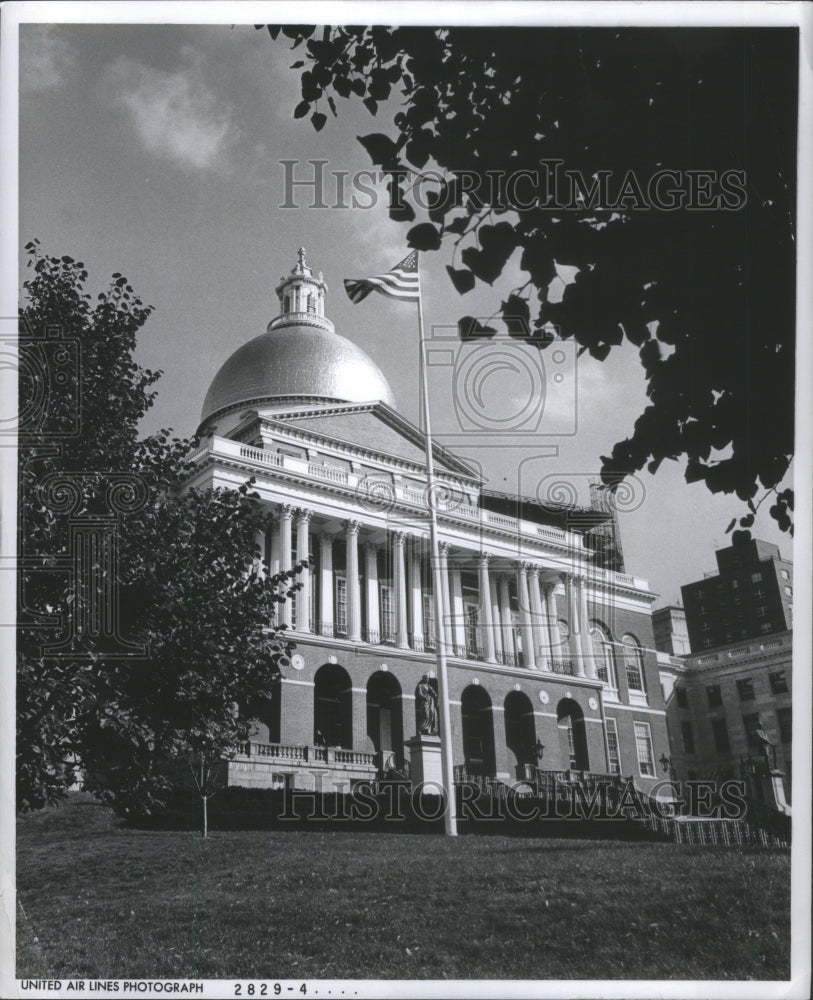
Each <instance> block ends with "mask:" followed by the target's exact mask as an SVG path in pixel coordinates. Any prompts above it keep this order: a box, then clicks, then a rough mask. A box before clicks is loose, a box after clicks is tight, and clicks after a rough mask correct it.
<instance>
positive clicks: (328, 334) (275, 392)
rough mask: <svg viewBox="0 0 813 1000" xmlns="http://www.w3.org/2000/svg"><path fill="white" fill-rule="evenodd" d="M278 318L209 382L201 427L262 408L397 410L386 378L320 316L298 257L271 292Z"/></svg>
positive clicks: (321, 290)
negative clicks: (295, 404)
mask: <svg viewBox="0 0 813 1000" xmlns="http://www.w3.org/2000/svg"><path fill="white" fill-rule="evenodd" d="M276 291H277V296H278V298H279V301H280V307H281V311H280V315H279V316H278V317H277V318H276V319H275V320H272V321H271V323H269V324H268V329H267V330H266V332H265V333H262V334H260V335H259V336H258V337H255V338H254V339H253V340H250V341H249V342H248V343H247V344H243V345H242V346H241V347H238V349H237V350H236V351H235V352H234V354H232V356H231V357H230V358H229V359H228V360H227V361H226V363H225V364H224V365H223V366H222V368H221V369H220V371H219V372H218V373H217V375H215V377H214V379H213V380H212V384H211V385H210V387H209V391H208V392H207V393H206V399H205V400H204V403H203V410H202V412H201V423H203V422H205V421H208V420H209V418H210V417H214V416H217V415H220V414H222V413H225V412H226V411H227V410H231V409H233V408H235V407H238V406H246V405H248V404H251V405H252V406H255V405H256V406H261V405H267V404H269V403H271V402H276V401H281V400H283V399H291V400H293V399H303V398H304V399H312V400H314V401H316V400H319V401H330V402H337V401H339V402H347V403H366V402H371V401H374V400H381V401H382V402H384V403H387V404H389V405H390V406H392V407H394V406H395V399H394V397H393V394H392V390H391V389H390V387H389V384H388V383H387V380H386V378H384V375H383V374H382V372H381V369H380V368H379V367H378V365H376V363H375V362H374V361H373V360H372V359H371V358H370V357H369V356H368V355H367V354H365V353H364V351H362V349H361V348H360V347H357V346H356V344H354V343H352V342H351V341H349V340H347V339H346V338H345V337H341V336H339V334H337V333H334V331H333V324H332V323H331V322H330V320H329V319H327V318H326V317H325V315H324V297H325V292H326V291H327V285H326V284H325V281H324V279H323V278H322V275H321V274H320V275H319V276H318V278H317V277H314V276H313V272H312V271H311V269H310V268H309V267H308V266H307V264H306V263H305V252H304V250H302V249H300V251H299V260H298V262H297V264H296V266H295V267H294V269H293V271H292V272H291V274H290V275H289V276H288V277H286V278H283V279H282V280H281V282H280V284H279V286H278V287H277V289H276Z"/></svg>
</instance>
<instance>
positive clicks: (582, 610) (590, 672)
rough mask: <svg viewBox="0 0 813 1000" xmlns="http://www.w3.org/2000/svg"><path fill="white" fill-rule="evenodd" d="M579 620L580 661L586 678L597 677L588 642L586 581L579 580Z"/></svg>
mask: <svg viewBox="0 0 813 1000" xmlns="http://www.w3.org/2000/svg"><path fill="white" fill-rule="evenodd" d="M579 618H580V620H581V627H582V631H581V638H582V659H583V660H584V667H585V670H586V671H587V676H588V677H594V678H595V677H598V671H597V670H596V658H595V656H593V644H592V642H591V641H590V617H589V612H588V610H587V580H586V579H585V577H583V576H582V577H580V578H579Z"/></svg>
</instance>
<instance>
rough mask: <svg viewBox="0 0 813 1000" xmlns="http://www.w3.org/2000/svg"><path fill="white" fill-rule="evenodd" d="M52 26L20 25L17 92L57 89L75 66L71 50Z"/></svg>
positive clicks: (37, 92)
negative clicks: (18, 90)
mask: <svg viewBox="0 0 813 1000" xmlns="http://www.w3.org/2000/svg"><path fill="white" fill-rule="evenodd" d="M58 31H59V29H58V28H57V27H56V26H55V25H52V24H23V25H21V26H20V89H21V90H22V91H23V93H29V94H39V93H44V92H45V91H47V90H54V89H55V88H57V87H59V86H60V85H61V84H62V83H63V82H64V80H65V78H66V77H67V76H68V75H69V74H70V72H71V70H72V69H73V67H74V65H75V61H76V59H75V55H74V51H73V48H72V47H71V45H70V43H69V42H68V41H67V39H66V38H64V37H63V36H61V35H60V34H58Z"/></svg>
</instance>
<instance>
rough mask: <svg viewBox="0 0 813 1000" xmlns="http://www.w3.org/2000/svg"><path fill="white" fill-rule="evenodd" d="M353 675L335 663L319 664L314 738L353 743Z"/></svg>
mask: <svg viewBox="0 0 813 1000" xmlns="http://www.w3.org/2000/svg"><path fill="white" fill-rule="evenodd" d="M351 687H352V685H351V683H350V675H349V674H348V673H347V671H346V670H345V669H344V667H340V666H338V665H337V664H335V663H326V664H325V665H324V666H322V667H319V669H318V670H317V671H316V677H315V678H314V690H313V741H314V743H317V744H318V743H323V744H324V745H326V746H329V747H344V748H345V749H347V750H350V749H352V747H353V704H352V694H351V690H350V689H351Z"/></svg>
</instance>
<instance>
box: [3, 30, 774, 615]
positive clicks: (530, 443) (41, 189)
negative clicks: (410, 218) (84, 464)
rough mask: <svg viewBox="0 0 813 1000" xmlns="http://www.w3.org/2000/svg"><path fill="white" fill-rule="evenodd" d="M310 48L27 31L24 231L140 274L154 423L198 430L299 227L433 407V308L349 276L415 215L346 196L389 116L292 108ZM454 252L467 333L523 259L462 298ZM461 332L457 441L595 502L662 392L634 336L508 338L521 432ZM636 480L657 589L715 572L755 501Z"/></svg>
mask: <svg viewBox="0 0 813 1000" xmlns="http://www.w3.org/2000/svg"><path fill="white" fill-rule="evenodd" d="M289 46H290V43H289V42H287V41H284V40H278V41H276V42H274V41H272V40H271V38H270V37H269V35H268V33H267V32H265V31H256V30H255V29H254V28H253V27H252V26H250V25H237V26H229V25H223V26H209V27H204V26H193V25H152V26H149V25H90V24H84V25H82V24H79V25H32V24H26V25H22V26H21V28H20V75H21V80H20V87H21V90H20V230H19V234H20V246H21V248H22V247H23V246H24V245H25V244H26V243H27V242H28V241H29V240H30V239H32V238H34V237H36V238H38V239H39V240H40V242H41V245H42V251H43V252H45V253H49V254H53V255H56V256H61V255H63V254H69V255H70V256H72V257H74V258H76V259H79V260H82V261H84V263H85V265H86V266H87V269H88V271H89V273H90V279H89V289H90V291H91V292H93V293H94V294H95V292H96V291H98V290H100V289H102V288H104V287H105V286H106V285H107V282H108V280H109V276H110V275H111V274H112V273H114V272H120V273H122V274H125V275H126V276H127V278H128V279H129V281H130V283H131V284H132V285H133V287H134V288H135V290H136V292H138V293H139V294H140V296H141V297H142V298H143V300H144V301H145V302H148V303H150V304H151V305H153V306H154V307H155V312H154V314H153V316H152V317H151V318H150V319H149V321H148V323H147V324H146V325H145V327H144V328H143V330H142V331H141V333H140V339H139V345H138V351H137V360H138V361H139V363H140V364H142V365H143V366H144V367H146V368H149V369H160V370H161V371H162V372H163V373H164V374H163V377H162V379H161V380H160V382H159V383H158V387H157V388H158V398H157V401H156V403H155V406H154V407H153V409H152V410H151V411H150V413H149V414H148V416H147V418H146V419H145V423H144V431H145V432H149V431H152V430H155V429H157V428H159V427H172V428H173V429H174V430H175V431H176V432H177V433H179V434H181V435H189V434H192V433H193V432H194V431H195V430H196V427H197V424H198V420H199V417H200V408H201V405H202V403H203V399H204V396H205V394H206V390H207V388H208V386H209V383H210V382H211V380H212V378H213V377H214V375H215V373H216V372H217V370H218V368H219V367H220V366H221V365H222V364H223V362H224V361H225V360H226V359H227V358H228V356H229V355H230V354H231V353H232V352H233V351H234V350H235V349H236V348H238V347H239V346H240V345H241V344H243V343H245V342H246V341H248V340H250V339H251V338H252V337H254V336H256V335H257V334H259V333H261V332H262V331H263V330H264V329H265V327H266V325H267V324H268V322H269V320H271V319H272V318H273V317H274V316H276V315H277V312H278V309H277V300H276V296H275V294H274V288H275V286H276V284H277V283H278V281H279V278H280V277H281V276H282V275H283V274H286V273H288V272H289V271H290V270H291V268H292V267H293V265H294V263H295V260H296V251H297V248H298V247H299V246H300V245H304V246H305V247H306V248H307V251H308V262H309V263H310V264H311V266H312V267H313V268H314V270H316V271H322V272H323V273H324V276H325V279H326V281H327V283H328V286H329V289H330V290H329V293H328V298H327V303H326V312H327V314H328V315H329V316H330V318H331V319H332V320H333V321H334V323H335V325H336V330H337V332H339V333H340V334H342V335H343V336H345V337H348V338H349V339H350V340H353V341H355V342H356V343H357V344H358V345H359V346H361V347H362V348H363V349H364V350H365V351H366V352H367V353H368V354H369V355H370V356H371V357H372V358H373V359H374V360H375V361H376V363H377V364H378V365H379V367H380V368H381V369H382V371H383V372H384V374H385V376H386V377H387V379H388V380H389V382H390V385H391V386H392V389H393V392H394V394H395V397H396V400H397V403H398V409H399V411H400V412H401V413H402V414H403V415H404V416H405V417H406V418H407V419H409V420H412V421H414V422H417V421H418V406H419V396H418V385H419V382H418V371H417V357H418V339H417V328H416V316H415V309H414V307H413V306H410V305H406V304H404V303H398V302H395V301H392V300H389V299H385V298H384V297H382V296H377V295H374V296H371V297H370V298H368V299H367V300H365V302H364V303H362V304H360V305H355V306H354V305H353V304H351V303H350V301H349V300H348V299H347V297H346V296H345V294H344V292H343V290H342V284H341V282H342V279H343V278H345V277H361V276H364V275H366V274H374V273H379V272H382V271H385V270H388V269H389V268H390V267H392V266H393V265H394V264H395V263H396V262H397V261H398V260H400V259H401V258H402V257H403V256H405V254H406V253H407V245H406V232H407V230H408V229H409V224H398V223H395V222H392V221H390V220H389V218H388V216H387V212H386V207H385V204H384V198H383V194H384V189H383V188H379V189H378V191H379V194H381V195H382V197H380V198H378V200H377V202H376V204H374V205H372V206H371V207H367V208H355V209H354V208H352V207H349V206H346V207H334V203H335V201H336V199H337V190H338V188H337V184H338V182H337V180H336V179H335V178H336V177H337V175H339V174H340V173H341V172H343V171H347V172H350V173H351V174H352V173H353V172H355V171H358V170H362V169H368V168H369V167H370V163H369V160H368V157H367V154H366V153H365V152H364V150H363V148H362V147H361V145H360V144H359V143H358V142H357V137H358V136H360V135H366V134H368V133H370V132H377V131H385V130H386V127H385V126H384V125H383V123H382V122H381V121H380V120H379V119H376V118H373V117H372V116H370V115H369V113H368V112H367V111H366V109H364V108H363V107H361V106H356V105H354V104H351V103H350V102H348V101H340V102H339V106H338V117H337V118H332V117H330V116H329V117H328V122H327V125H326V126H325V128H324V129H323V130H322V131H321V132H320V133H316V132H315V131H314V130H313V128H312V127H311V125H310V123H309V122H308V121H307V120H303V121H295V120H293V118H292V111H293V108H294V107H295V105H296V104H297V103H298V100H299V73H298V72H297V71H296V70H292V69H290V68H289V67H290V64H291V63H292V62H293V61H294V60H295V59H297V58H299V53H292V52H291V51H289ZM284 160H289V161H290V160H294V161H296V164H297V165H296V166H295V167H294V171H295V176H296V177H297V178H307V177H312V176H313V170H314V168H313V167H312V166H311V165H309V161H313V160H324V161H327V162H326V164H325V166H324V168H323V170H324V175H323V176H324V179H325V185H324V198H323V200H324V203H325V204H326V206H327V207H316V206H314V205H313V204H312V200H313V199H312V197H311V193H310V189H308V188H305V187H302V188H298V189H297V190H296V192H295V194H294V198H293V201H295V202H296V205H295V207H282V206H283V205H284V204H285V201H286V189H285V183H284V181H285V170H286V168H285V167H284V166H283V165H282V161H284ZM451 254H452V251H451V249H450V248H448V249H447V248H444V249H442V250H441V251H440V252H438V253H433V254H424V255H423V256H422V263H421V281H422V288H423V303H424V318H425V324H426V329H427V330H428V331H429V332H430V334H431V336H433V337H438V338H446V337H449V334H450V332H451V330H452V329H453V328H454V327H455V324H456V322H457V319H458V318H459V317H460V316H461V315H464V314H470V315H475V316H482V317H487V316H490V315H491V314H492V313H493V312H494V311H495V310H496V309H497V308H498V306H499V303H500V301H501V299H502V298H504V297H505V295H506V294H507V292H508V291H510V290H511V288H512V286H513V285H514V284H516V281H515V280H514V281H512V274H511V273H510V272H511V268H512V267H515V263H510V264H509V267H508V268H507V272H508V273H506V275H505V276H504V278H503V279H500V280H499V281H497V282H495V284H494V286H493V287H492V288H488V287H483V286H480V285H478V288H477V289H476V290H475V291H474V292H472V293H470V294H469V295H467V296H465V297H464V298H461V297H460V296H458V294H457V293H456V292H455V291H454V289H453V288H452V286H451V284H450V283H449V280H448V278H447V276H446V272H445V267H446V265H447V264H449V263H452V256H451ZM565 264H566V262H563V267H562V270H561V275H562V277H561V279H560V280H561V282H564V281H566V280H567V279H568V277H569V272H568V269H567V267H566V266H564V265H565ZM516 273H517V272H516V271H514V275H516ZM23 276H24V272H23ZM562 287H564V286H563V284H562ZM560 293H561V290H560V291H559V294H560ZM442 342H443V344H449V345H451V346H452V347H453V349H454V350H455V351H457V352H458V354H457V365H456V367H455V366H454V365H452V364H450V365H449V367H447V368H444V367H443V366H439V367H436V368H434V369H433V370H432V376H431V384H430V398H431V399H432V407H433V409H432V420H433V429H434V430H435V433H436V435H437V437H438V438H439V440H441V441H444V442H445V443H447V444H448V445H449V446H450V447H453V448H454V449H455V450H456V451H457V452H458V453H459V454H460V455H461V456H462V457H464V458H466V459H467V460H469V461H470V462H472V463H474V464H475V465H476V466H477V467H478V468H479V469H480V470H481V472H482V475H483V476H484V477H485V478H486V479H487V480H488V485H489V486H490V487H492V488H494V489H498V490H503V491H506V492H514V491H516V490H519V491H520V492H522V493H523V494H526V495H532V496H540V497H542V496H544V495H549V494H550V490H551V487H552V486H553V484H555V483H556V482H558V481H565V482H567V483H569V484H570V486H571V488H572V491H573V495H574V496H575V497H576V499H577V501H578V502H587V500H588V492H587V490H588V483H589V480H590V478H591V477H592V478H596V476H597V473H598V469H599V467H600V456H601V455H605V454H608V453H609V452H610V451H611V449H612V446H613V444H614V443H615V442H616V441H617V440H620V439H622V438H625V437H627V436H628V435H629V434H630V433H631V431H632V426H633V422H634V420H635V418H636V416H637V415H638V414H639V413H640V412H641V410H642V408H643V406H644V405H645V404H646V396H645V392H644V390H645V383H644V378H643V371H642V369H641V368H640V365H639V363H638V358H637V352H636V351H635V350H634V348H632V347H631V346H629V345H626V346H625V347H622V348H614V349H613V351H612V352H611V354H610V356H609V358H608V359H607V360H606V361H604V362H598V361H595V360H594V359H591V358H589V357H588V356H586V355H585V356H583V357H582V358H580V359H576V358H575V356H574V352H573V349H572V347H571V346H570V345H563V348H564V349H563V351H562V356H561V359H560V360H556V357H555V356H554V355H553V352H550V351H548V352H545V355H544V356H541V355H539V354H538V352H536V351H534V350H531V349H524V348H519V347H517V345H516V343H515V342H514V341H511V342H510V343H506V345H505V347H504V348H501V356H503V357H504V358H507V363H508V364H509V365H511V366H512V367H510V368H509V367H505V366H500V365H497V364H494V365H492V367H491V368H490V369H489V372H488V373H487V377H485V378H484V379H483V380H482V385H481V388H482V391H483V393H484V394H485V395H484V398H485V399H486V402H487V403H489V401H490V403H489V405H490V407H491V409H490V412H491V414H492V418H493V417H494V416H500V415H501V416H503V417H504V418H505V420H504V423H503V427H504V426H512V427H514V428H515V430H514V431H513V432H510V431H506V430H504V429H499V430H496V429H495V426H494V425H490V426H489V425H487V423H484V422H483V421H480V425H479V426H474V424H473V423H472V422H471V420H469V422H468V423H466V422H465V414H466V413H470V412H471V405H468V404H471V402H472V400H471V398H470V397H465V398H463V399H461V397H460V393H461V392H463V391H467V392H468V391H469V389H470V388H471V387H469V389H466V386H468V383H464V382H463V381H461V376H460V372H461V370H462V369H461V364H462V363H463V362H466V363H468V362H467V359H468V358H469V355H460V353H459V351H460V347H459V344H458V343H457V341H456V339H455V338H454V337H452V338H451V339H449V340H445V339H444V340H443V341H442ZM493 346H494V345H492V348H493ZM523 351H527V353H525V354H523ZM557 357H558V356H557ZM540 365H541V366H542V367H540ZM464 367H465V366H464ZM469 368H471V365H469ZM456 373H457V374H456ZM540 379H541V383H540V382H539V380H540ZM537 384H542V385H543V386H544V391H545V396H544V407H543V408H542V410H541V414H536V416H535V415H534V414H533V413H530V414H529V415H528V417H527V419H525V420H524V422H523V420H518V419H514V420H513V422H512V421H511V420H509V419H508V418H509V417H511V416H512V415H514V417H516V414H517V413H520V412H521V411H522V408H523V405H524V400H525V393H526V391H527V387H533V386H534V385H537ZM474 391H476V389H475V390H474ZM456 394H457V395H456ZM475 402H476V400H475ZM461 413H462V414H463V417H461ZM537 417H538V419H537ZM111 419H115V415H114V414H111ZM523 419H524V418H523ZM461 420H463V421H464V425H463V426H461ZM535 421H536V422H535ZM631 492H632V497H633V499H632V502H631V503H630V504H629V505H628V506H629V508H630V509H628V510H625V511H624V512H622V513H621V514H620V517H619V520H620V530H621V537H622V543H623V547H624V555H625V559H626V568H627V571H628V572H630V573H633V574H634V575H636V576H638V577H643V578H645V579H648V580H649V581H650V585H651V587H652V589H653V590H654V591H655V592H656V593H657V594H659V595H660V596H659V599H658V602H657V605H656V606H659V605H662V604H665V603H674V602H676V601H677V600H678V599H679V597H680V586H681V584H683V583H688V582H691V581H693V580H695V579H698V578H700V577H702V575H703V572H704V571H707V570H711V569H713V568H714V566H715V560H714V550H715V549H716V548H719V547H721V546H723V545H725V544H727V542H728V536H727V535H726V534H725V528H726V526H727V524H728V522H729V521H730V520H731V518H732V517H734V516H735V515H737V514H741V513H743V512H744V511H743V510H742V509H741V505H740V503H739V502H738V501H737V500H736V498H734V497H733V496H729V497H726V496H723V495H717V496H713V495H711V494H710V493H709V492H708V491H707V490H706V488H705V486H704V485H703V484H700V483H696V484H693V485H691V486H690V485H687V484H686V483H685V481H684V478H683V464H682V463H677V462H665V463H664V464H663V465H662V466H661V468H660V470H659V471H658V473H657V475H656V476H651V475H649V474H648V473H646V472H642V473H639V474H638V476H637V478H636V480H635V482H633V483H632V490H631ZM767 506H768V504H767V503H766V504H765V505H764V508H763V509H762V510H761V511H760V513H759V514H758V516H757V520H756V524H755V527H754V530H753V534H754V535H755V536H756V537H759V538H763V539H765V540H767V541H770V542H774V543H775V544H777V545H779V546H780V549H781V551H782V554H783V556H785V557H789V556H791V554H792V553H791V539H790V538H789V537H788V536H787V535H784V534H782V533H781V532H780V531H779V530H778V529H777V528H776V527H775V526H774V523H773V521H772V520H771V519H770V517H769V516H768V514H767Z"/></svg>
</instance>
